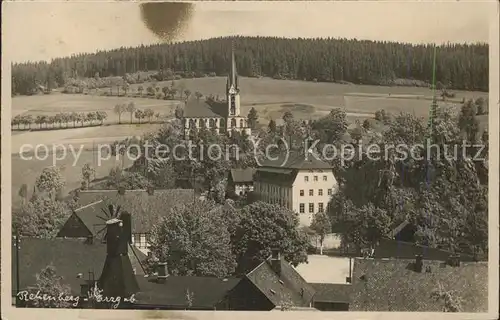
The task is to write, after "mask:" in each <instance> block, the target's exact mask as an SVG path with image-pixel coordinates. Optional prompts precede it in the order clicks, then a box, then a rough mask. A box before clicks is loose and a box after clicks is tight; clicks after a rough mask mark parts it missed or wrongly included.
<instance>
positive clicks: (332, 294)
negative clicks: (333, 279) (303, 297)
mask: <svg viewBox="0 0 500 320" xmlns="http://www.w3.org/2000/svg"><path fill="white" fill-rule="evenodd" d="M311 286H312V287H313V288H314V290H315V291H316V294H315V295H314V298H313V300H314V301H315V302H335V303H349V302H350V296H351V292H352V285H350V284H341V283H311Z"/></svg>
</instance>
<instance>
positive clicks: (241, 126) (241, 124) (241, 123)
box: [240, 119, 245, 128]
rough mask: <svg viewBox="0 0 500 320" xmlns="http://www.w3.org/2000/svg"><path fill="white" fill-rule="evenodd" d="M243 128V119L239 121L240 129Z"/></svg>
mask: <svg viewBox="0 0 500 320" xmlns="http://www.w3.org/2000/svg"><path fill="white" fill-rule="evenodd" d="M244 127H245V123H244V121H243V119H241V120H240V128H244Z"/></svg>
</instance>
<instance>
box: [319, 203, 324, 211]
mask: <svg viewBox="0 0 500 320" xmlns="http://www.w3.org/2000/svg"><path fill="white" fill-rule="evenodd" d="M318 211H319V212H323V202H320V203H318Z"/></svg>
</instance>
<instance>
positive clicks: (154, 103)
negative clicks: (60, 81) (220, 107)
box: [12, 93, 179, 126]
mask: <svg viewBox="0 0 500 320" xmlns="http://www.w3.org/2000/svg"><path fill="white" fill-rule="evenodd" d="M129 102H134V104H135V106H136V108H137V109H141V110H145V109H148V108H150V109H152V110H153V111H154V112H155V113H160V114H161V115H162V116H168V115H171V114H172V112H173V110H175V107H176V106H177V105H178V104H179V101H173V100H172V101H170V100H154V99H146V98H132V97H105V96H96V95H91V94H89V95H83V94H61V93H54V94H50V95H35V96H20V97H14V98H13V99H12V116H13V117H14V116H16V115H18V114H31V115H33V116H38V115H55V114H57V113H59V112H90V111H104V112H106V113H107V115H108V118H107V119H106V121H104V123H105V124H106V123H110V122H113V123H115V122H118V115H117V114H116V113H114V112H113V108H114V107H115V105H117V104H119V103H126V104H128V103H129ZM121 118H122V122H130V113H128V112H125V113H123V114H122V117H121ZM133 121H134V123H135V122H137V119H135V118H134V119H133ZM77 126H78V125H77Z"/></svg>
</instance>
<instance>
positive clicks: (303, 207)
mask: <svg viewBox="0 0 500 320" xmlns="http://www.w3.org/2000/svg"><path fill="white" fill-rule="evenodd" d="M299 212H300V213H304V212H306V209H305V204H303V203H301V204H300V205H299Z"/></svg>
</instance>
